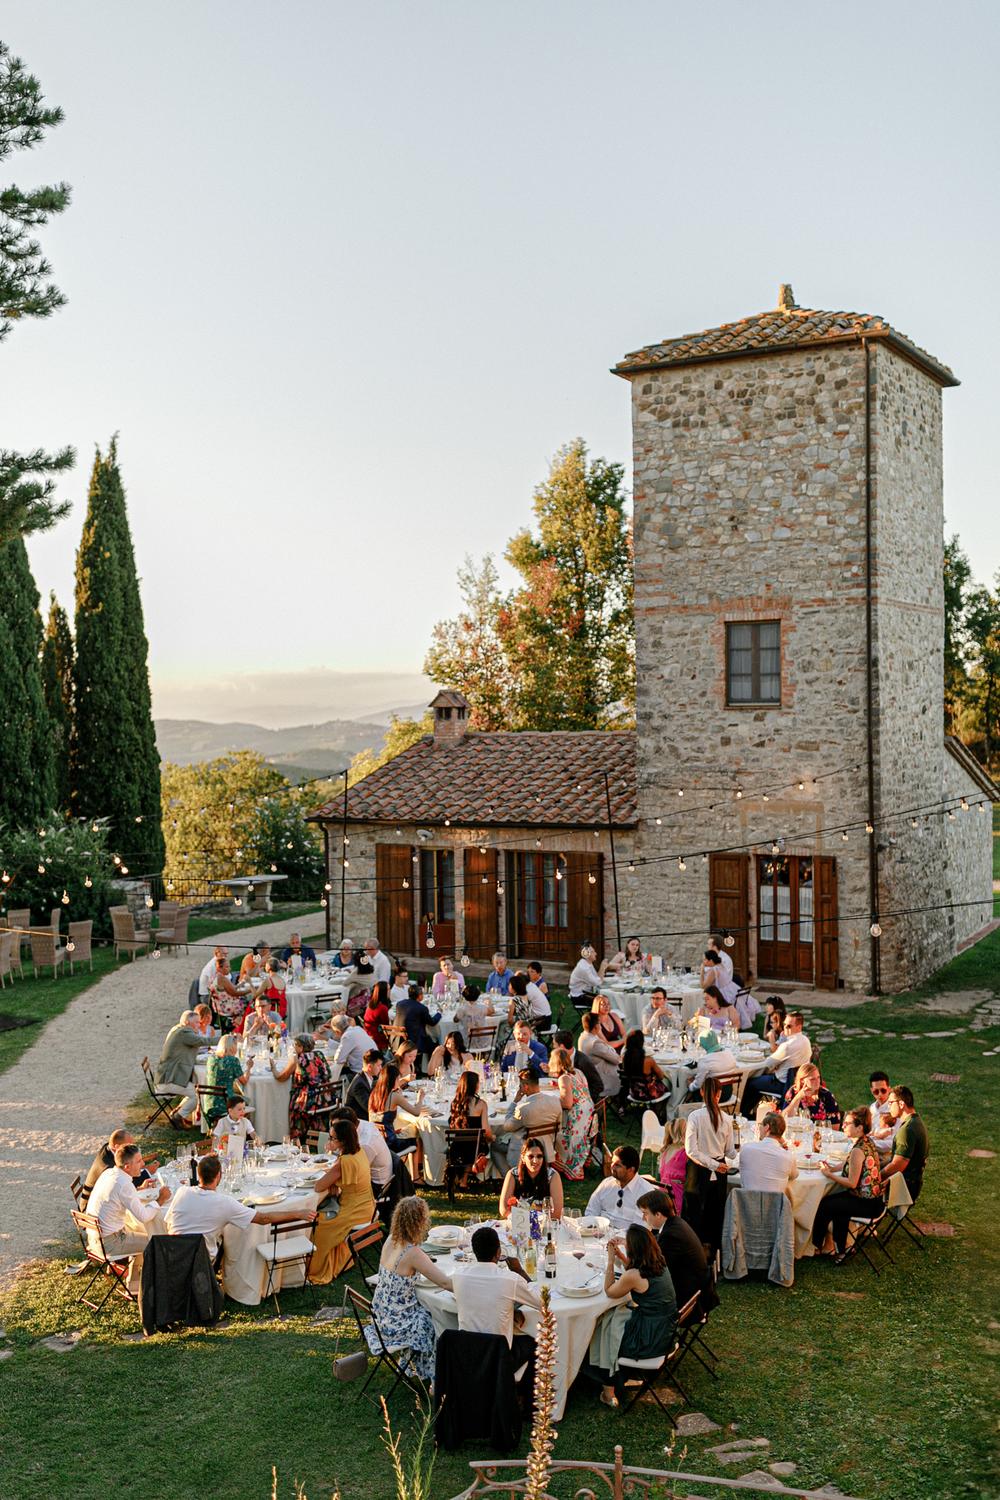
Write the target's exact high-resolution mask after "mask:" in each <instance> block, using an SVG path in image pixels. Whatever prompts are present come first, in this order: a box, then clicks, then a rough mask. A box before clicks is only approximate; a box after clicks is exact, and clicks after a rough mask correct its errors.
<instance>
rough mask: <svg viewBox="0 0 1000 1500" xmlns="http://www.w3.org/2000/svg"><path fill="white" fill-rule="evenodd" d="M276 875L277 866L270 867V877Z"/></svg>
mask: <svg viewBox="0 0 1000 1500" xmlns="http://www.w3.org/2000/svg"><path fill="white" fill-rule="evenodd" d="M277 873H278V866H277V865H272V866H271V874H272V875H276V874H277Z"/></svg>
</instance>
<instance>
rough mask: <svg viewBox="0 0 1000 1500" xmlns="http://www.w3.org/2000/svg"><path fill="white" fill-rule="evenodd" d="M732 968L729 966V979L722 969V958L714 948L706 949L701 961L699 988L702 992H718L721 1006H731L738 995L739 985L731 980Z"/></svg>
mask: <svg viewBox="0 0 1000 1500" xmlns="http://www.w3.org/2000/svg"><path fill="white" fill-rule="evenodd" d="M732 969H733V966H732V964H730V965H729V978H728V979H727V978H726V970H725V968H724V967H723V963H722V957H721V955H720V954H719V953H718V952H717V950H716V949H715V948H706V949H705V955H704V957H703V959H702V961H701V987H702V989H703V990H713V989H714V990H718V992H719V997H720V1000H721V1002H722V1004H723V1005H724V1006H725V1005H732V1004H733V1003H734V1001H735V999H736V996H737V995H738V994H739V989H740V987H739V985H738V984H737V983H736V981H735V980H734V979H733V972H732Z"/></svg>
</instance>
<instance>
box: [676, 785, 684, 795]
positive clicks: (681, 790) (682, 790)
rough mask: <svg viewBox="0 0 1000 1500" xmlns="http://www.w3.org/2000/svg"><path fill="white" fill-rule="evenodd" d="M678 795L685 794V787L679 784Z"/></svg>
mask: <svg viewBox="0 0 1000 1500" xmlns="http://www.w3.org/2000/svg"><path fill="white" fill-rule="evenodd" d="M677 795H678V797H683V795H684V788H683V787H682V786H679V787H678V788H677Z"/></svg>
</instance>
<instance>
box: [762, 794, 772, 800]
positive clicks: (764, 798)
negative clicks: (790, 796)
mask: <svg viewBox="0 0 1000 1500" xmlns="http://www.w3.org/2000/svg"><path fill="white" fill-rule="evenodd" d="M770 800H771V799H770V797H769V796H768V795H767V793H766V792H765V793H764V795H763V797H762V798H761V801H762V802H770Z"/></svg>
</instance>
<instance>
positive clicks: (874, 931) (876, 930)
mask: <svg viewBox="0 0 1000 1500" xmlns="http://www.w3.org/2000/svg"><path fill="white" fill-rule="evenodd" d="M868 931H869V932H870V933H871V935H872V937H873V938H880V937H881V936H882V929H881V927H880V926H879V924H878V923H877V922H873V923H872V925H871V926H870V927H869V929H868Z"/></svg>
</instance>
